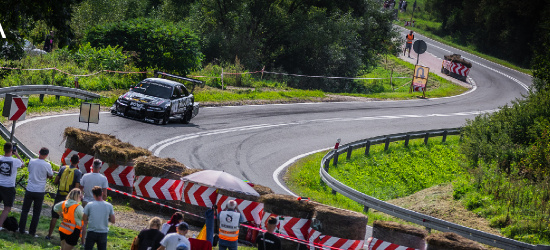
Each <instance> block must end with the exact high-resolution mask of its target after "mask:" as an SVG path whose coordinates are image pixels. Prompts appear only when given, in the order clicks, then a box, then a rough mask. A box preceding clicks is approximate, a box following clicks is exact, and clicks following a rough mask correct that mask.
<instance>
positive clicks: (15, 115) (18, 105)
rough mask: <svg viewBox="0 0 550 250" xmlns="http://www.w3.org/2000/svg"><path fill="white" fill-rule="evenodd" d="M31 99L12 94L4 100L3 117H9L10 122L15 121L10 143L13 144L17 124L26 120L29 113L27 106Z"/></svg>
mask: <svg viewBox="0 0 550 250" xmlns="http://www.w3.org/2000/svg"><path fill="white" fill-rule="evenodd" d="M28 103H29V98H27V97H20V96H16V95H12V94H6V97H5V98H4V110H3V111H2V115H3V116H4V117H8V120H10V121H13V123H12V127H11V136H10V142H13V135H14V134H15V124H16V122H17V121H18V120H24V119H25V114H26V113H27V105H28Z"/></svg>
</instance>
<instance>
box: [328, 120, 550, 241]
mask: <svg viewBox="0 0 550 250" xmlns="http://www.w3.org/2000/svg"><path fill="white" fill-rule="evenodd" d="M458 134H460V128H451V129H437V130H427V131H417V132H410V133H401V134H392V135H384V136H378V137H373V138H369V139H364V140H360V141H356V142H352V143H349V144H345V145H342V146H340V147H339V148H338V149H335V150H332V151H330V152H329V153H327V154H326V155H325V156H324V157H323V159H322V161H321V167H320V169H319V175H320V176H321V180H322V181H323V182H324V183H326V184H327V185H328V186H329V187H330V188H332V190H333V192H338V193H340V194H342V195H344V196H346V197H348V198H350V199H352V200H354V201H356V202H358V203H360V204H362V205H363V206H365V209H366V210H368V209H369V208H372V209H375V210H378V211H380V212H383V213H386V214H389V215H391V216H395V217H397V218H400V219H403V220H406V221H409V222H413V223H416V224H418V225H421V226H424V227H426V228H428V229H435V230H438V231H441V232H453V233H457V234H459V235H461V236H464V237H466V238H468V239H471V240H474V241H477V242H480V243H483V244H487V245H490V246H494V247H499V248H503V249H535V250H539V249H550V248H549V247H548V246H542V245H538V246H535V245H531V244H528V243H524V242H520V241H516V240H512V239H508V238H505V237H501V236H497V235H494V234H490V233H486V232H483V231H479V230H476V229H472V228H469V227H465V226H461V225H458V224H455V223H451V222H448V221H444V220H441V219H438V218H435V217H431V216H428V215H425V214H421V213H418V212H415V211H412V210H408V209H405V208H402V207H399V206H396V205H393V204H390V203H387V202H385V201H381V200H379V199H376V198H374V197H371V196H368V195H366V194H363V193H361V192H359V191H357V190H355V189H353V188H351V187H348V186H346V185H345V184H343V183H341V182H339V181H338V180H336V179H335V178H333V177H332V176H330V175H329V173H328V170H329V167H330V160H333V166H337V165H338V156H339V155H341V154H342V153H347V157H346V158H347V159H350V157H351V153H352V151H353V150H356V149H361V148H364V149H365V155H368V154H369V150H370V146H371V145H375V144H382V143H384V144H385V149H386V150H387V149H388V147H389V144H390V142H392V141H403V140H404V141H405V146H407V145H408V143H409V140H410V139H418V138H424V143H428V139H429V138H430V137H439V136H442V137H443V139H442V140H443V141H445V140H446V138H447V135H458Z"/></svg>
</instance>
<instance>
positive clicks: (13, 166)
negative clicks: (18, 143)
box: [0, 142, 24, 230]
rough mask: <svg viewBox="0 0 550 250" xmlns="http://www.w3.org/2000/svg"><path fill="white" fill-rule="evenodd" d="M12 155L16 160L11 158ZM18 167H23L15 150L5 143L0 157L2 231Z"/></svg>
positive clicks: (0, 221) (13, 198)
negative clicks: (2, 204) (2, 205)
mask: <svg viewBox="0 0 550 250" xmlns="http://www.w3.org/2000/svg"><path fill="white" fill-rule="evenodd" d="M14 154H15V156H16V157H17V159H14V158H13V157H12V156H13V155H14ZM20 167H24V165H23V160H21V156H19V153H18V152H17V148H16V147H14V146H13V144H11V143H10V142H6V144H4V156H2V157H0V201H1V202H3V203H4V210H3V211H2V214H0V230H2V227H1V226H2V225H4V221H6V218H8V214H9V213H10V211H11V207H12V206H13V201H14V200H15V178H16V177H17V169H18V168H20Z"/></svg>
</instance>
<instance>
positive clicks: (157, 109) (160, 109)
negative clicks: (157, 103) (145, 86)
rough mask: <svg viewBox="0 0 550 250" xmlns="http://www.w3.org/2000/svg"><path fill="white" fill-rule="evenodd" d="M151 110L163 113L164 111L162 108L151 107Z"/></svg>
mask: <svg viewBox="0 0 550 250" xmlns="http://www.w3.org/2000/svg"><path fill="white" fill-rule="evenodd" d="M149 109H150V110H152V111H162V110H163V108H161V107H149Z"/></svg>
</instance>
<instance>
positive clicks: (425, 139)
mask: <svg viewBox="0 0 550 250" xmlns="http://www.w3.org/2000/svg"><path fill="white" fill-rule="evenodd" d="M428 139H430V133H426V135H425V137H424V145H428Z"/></svg>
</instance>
